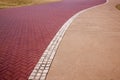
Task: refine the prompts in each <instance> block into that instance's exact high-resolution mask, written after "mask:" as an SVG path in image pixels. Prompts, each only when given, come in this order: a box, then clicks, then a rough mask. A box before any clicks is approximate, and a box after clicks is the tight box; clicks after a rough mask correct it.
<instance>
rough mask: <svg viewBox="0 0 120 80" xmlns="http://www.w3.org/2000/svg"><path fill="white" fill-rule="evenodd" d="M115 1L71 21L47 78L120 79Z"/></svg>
mask: <svg viewBox="0 0 120 80" xmlns="http://www.w3.org/2000/svg"><path fill="white" fill-rule="evenodd" d="M118 3H119V0H109V3H105V4H103V5H100V6H98V7H95V8H92V9H89V10H88V11H86V12H84V13H82V14H80V15H79V16H78V17H77V18H76V19H75V20H74V21H73V23H72V24H71V26H70V27H69V29H68V30H67V31H66V34H65V36H64V38H63V40H62V42H61V44H60V45H59V48H58V51H57V53H56V56H55V59H54V61H53V63H52V66H51V68H50V71H49V73H48V76H47V79H46V80H120V11H119V10H118V9H116V8H115V6H116V4H118Z"/></svg>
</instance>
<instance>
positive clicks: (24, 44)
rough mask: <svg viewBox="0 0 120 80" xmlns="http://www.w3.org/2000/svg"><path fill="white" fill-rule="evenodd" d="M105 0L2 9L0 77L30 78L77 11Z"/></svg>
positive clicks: (73, 0) (6, 79)
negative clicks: (56, 37) (40, 60)
mask: <svg viewBox="0 0 120 80" xmlns="http://www.w3.org/2000/svg"><path fill="white" fill-rule="evenodd" d="M104 2H105V0H63V1H61V2H56V3H50V4H43V5H36V6H28V7H19V8H10V9H1V10H0V80H27V79H28V77H29V76H30V73H31V72H32V70H33V69H34V67H35V65H36V63H37V62H38V60H39V58H40V57H41V55H42V53H43V52H44V50H45V49H46V47H47V46H48V44H49V43H50V41H51V40H52V38H53V37H54V35H55V34H56V33H57V31H58V30H59V29H60V28H61V26H62V25H63V24H64V23H65V22H66V21H67V20H68V19H69V18H70V17H71V16H73V15H74V14H75V13H77V12H79V11H81V10H83V9H86V8H89V7H92V6H95V5H98V4H102V3H104Z"/></svg>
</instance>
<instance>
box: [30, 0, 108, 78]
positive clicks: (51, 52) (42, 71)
mask: <svg viewBox="0 0 120 80" xmlns="http://www.w3.org/2000/svg"><path fill="white" fill-rule="evenodd" d="M108 2H109V1H108V0H107V1H106V3H108ZM106 3H104V4H106ZM97 6H99V5H96V6H93V7H91V8H87V9H85V10H82V11H80V12H78V13H76V14H75V15H74V16H72V17H71V18H70V19H69V20H68V21H67V22H66V23H65V24H64V25H63V26H62V27H61V29H60V30H59V31H58V32H57V34H56V35H55V37H54V38H53V39H52V41H51V42H50V44H49V45H48V47H47V48H46V50H45V51H44V53H43V55H42V57H41V58H40V59H39V61H38V63H37V64H36V66H35V68H34V70H33V71H32V73H31V75H30V76H29V79H28V80H45V79H46V77H47V74H48V71H49V69H50V66H51V64H52V61H53V59H54V57H55V54H56V51H57V48H58V46H59V44H60V42H61V40H62V38H63V36H64V34H65V32H66V30H67V29H68V27H69V26H70V24H71V23H72V22H73V20H74V19H75V18H76V17H77V16H78V15H79V14H81V13H83V12H85V11H87V10H90V9H93V8H95V7H97Z"/></svg>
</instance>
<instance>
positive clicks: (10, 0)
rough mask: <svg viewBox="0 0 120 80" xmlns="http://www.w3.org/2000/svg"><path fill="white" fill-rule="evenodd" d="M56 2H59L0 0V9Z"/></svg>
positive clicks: (50, 0)
mask: <svg viewBox="0 0 120 80" xmlns="http://www.w3.org/2000/svg"><path fill="white" fill-rule="evenodd" d="M57 1H60V0H0V8H11V7H21V6H29V5H36V4H43V3H50V2H57Z"/></svg>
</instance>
